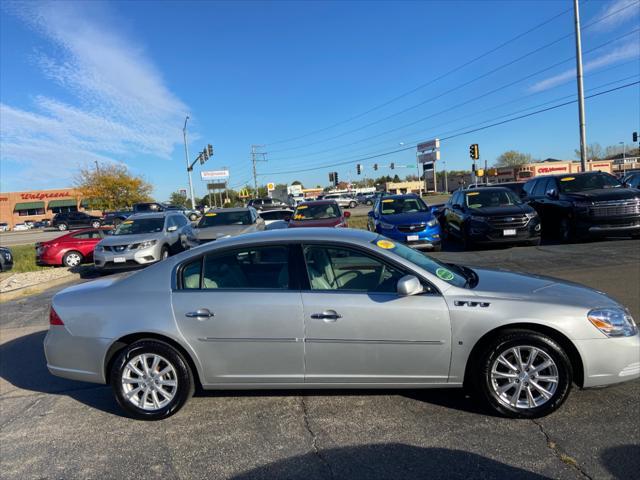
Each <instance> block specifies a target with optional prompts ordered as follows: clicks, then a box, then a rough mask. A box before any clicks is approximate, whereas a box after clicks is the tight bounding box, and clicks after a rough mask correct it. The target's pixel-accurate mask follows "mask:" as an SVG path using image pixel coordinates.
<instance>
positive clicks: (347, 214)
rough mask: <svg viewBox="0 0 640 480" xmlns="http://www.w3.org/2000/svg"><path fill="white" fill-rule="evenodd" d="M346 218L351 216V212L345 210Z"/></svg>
mask: <svg viewBox="0 0 640 480" xmlns="http://www.w3.org/2000/svg"><path fill="white" fill-rule="evenodd" d="M342 214H343V215H344V218H349V217H350V216H351V212H343V213H342Z"/></svg>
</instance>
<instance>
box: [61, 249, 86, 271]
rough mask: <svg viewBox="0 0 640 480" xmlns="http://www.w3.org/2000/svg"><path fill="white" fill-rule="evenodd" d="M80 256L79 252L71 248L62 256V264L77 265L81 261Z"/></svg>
mask: <svg viewBox="0 0 640 480" xmlns="http://www.w3.org/2000/svg"><path fill="white" fill-rule="evenodd" d="M82 258H83V257H82V254H81V253H80V252H76V251H75V250H72V251H70V252H67V253H65V254H64V257H62V264H63V265H64V266H65V267H77V266H78V265H80V264H81V263H82Z"/></svg>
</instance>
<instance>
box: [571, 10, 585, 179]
mask: <svg viewBox="0 0 640 480" xmlns="http://www.w3.org/2000/svg"><path fill="white" fill-rule="evenodd" d="M573 12H574V17H575V18H574V19H575V29H576V77H577V80H578V121H579V124H580V166H581V167H582V171H583V172H586V171H587V131H586V127H585V121H584V84H583V79H582V39H581V36H580V9H579V6H578V0H573Z"/></svg>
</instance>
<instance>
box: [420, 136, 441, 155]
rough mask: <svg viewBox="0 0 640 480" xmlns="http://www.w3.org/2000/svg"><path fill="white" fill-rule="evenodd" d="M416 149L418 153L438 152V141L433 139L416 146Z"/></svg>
mask: <svg viewBox="0 0 640 480" xmlns="http://www.w3.org/2000/svg"><path fill="white" fill-rule="evenodd" d="M416 148H417V150H418V151H419V152H427V151H429V150H438V149H439V148H440V139H439V138H434V139H433V140H429V141H427V142H422V143H419V144H418V145H417V146H416Z"/></svg>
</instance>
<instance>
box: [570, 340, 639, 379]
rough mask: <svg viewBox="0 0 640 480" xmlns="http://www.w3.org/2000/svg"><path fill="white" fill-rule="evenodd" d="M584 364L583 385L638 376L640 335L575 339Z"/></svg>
mask: <svg viewBox="0 0 640 480" xmlns="http://www.w3.org/2000/svg"><path fill="white" fill-rule="evenodd" d="M574 343H575V345H576V348H577V349H578V351H579V352H580V356H581V357H582V364H583V367H584V383H583V387H584V388H589V387H601V386H605V385H611V384H614V383H620V382H627V381H629V380H634V379H636V378H640V335H638V334H635V335H634V336H633V337H621V338H599V339H593V340H576V341H574Z"/></svg>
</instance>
